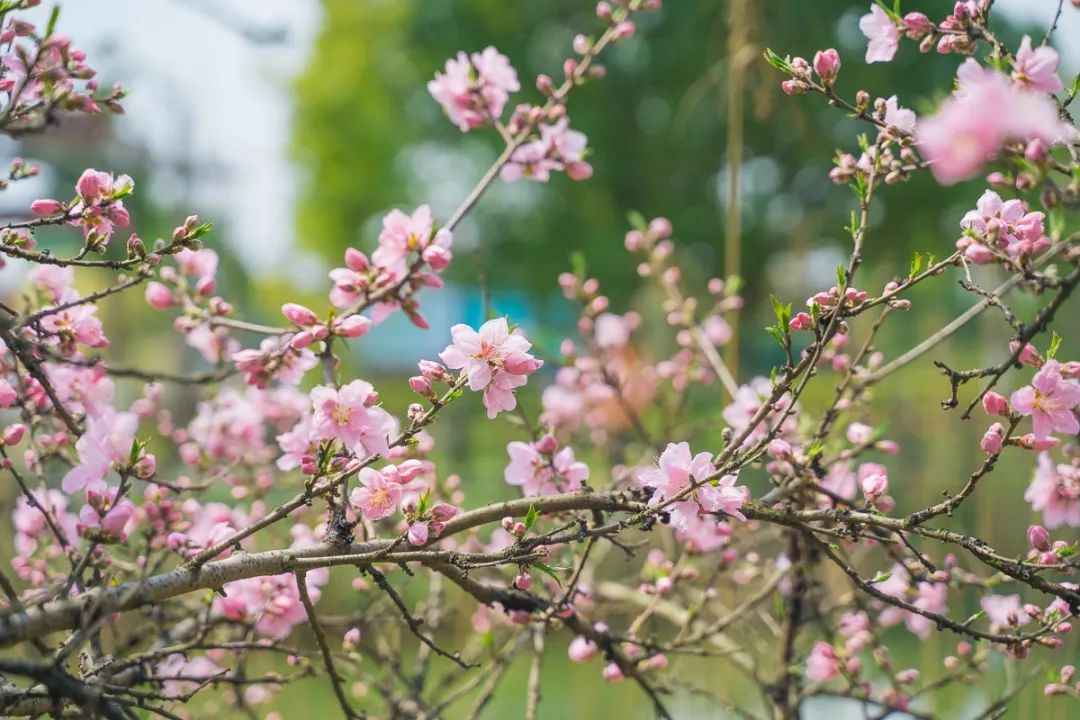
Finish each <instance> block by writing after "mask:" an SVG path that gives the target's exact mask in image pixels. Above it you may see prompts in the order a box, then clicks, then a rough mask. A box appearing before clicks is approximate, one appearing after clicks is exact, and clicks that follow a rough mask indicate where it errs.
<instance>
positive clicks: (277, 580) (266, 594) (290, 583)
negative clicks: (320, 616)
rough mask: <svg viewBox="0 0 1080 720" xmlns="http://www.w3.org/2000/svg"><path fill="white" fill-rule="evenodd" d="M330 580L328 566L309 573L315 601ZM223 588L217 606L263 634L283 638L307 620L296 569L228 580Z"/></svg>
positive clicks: (231, 616) (307, 579)
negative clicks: (289, 571)
mask: <svg viewBox="0 0 1080 720" xmlns="http://www.w3.org/2000/svg"><path fill="white" fill-rule="evenodd" d="M329 580H330V571H329V570H327V569H326V568H318V569H316V570H312V571H311V572H309V573H307V575H306V581H307V590H308V595H309V596H310V597H311V602H312V603H317V602H318V601H319V599H320V597H321V595H322V586H323V585H325V584H326V583H327V582H328V581H329ZM222 589H223V590H224V591H225V592H224V594H223V595H219V596H217V597H215V598H214V610H215V611H216V612H217V613H219V614H220V615H221V616H222V617H224V618H226V619H228V620H232V621H234V622H244V623H251V624H252V627H253V628H254V629H255V632H257V633H259V634H261V635H266V636H268V637H272V638H279V639H282V638H285V637H286V636H288V634H289V633H290V632H292V629H293V627H295V626H296V625H300V624H301V623H306V622H307V611H306V610H305V609H304V604H303V602H302V601H301V600H300V590H299V588H298V587H297V586H296V576H295V575H293V574H292V573H284V574H282V575H272V576H264V577H254V578H247V579H244V580H236V581H234V582H229V583H225V585H224V586H223V587H222Z"/></svg>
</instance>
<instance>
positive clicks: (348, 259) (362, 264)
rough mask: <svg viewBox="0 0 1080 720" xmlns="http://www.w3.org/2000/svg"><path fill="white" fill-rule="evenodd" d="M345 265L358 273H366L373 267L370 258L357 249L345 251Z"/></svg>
mask: <svg viewBox="0 0 1080 720" xmlns="http://www.w3.org/2000/svg"><path fill="white" fill-rule="evenodd" d="M345 264H346V265H347V266H348V268H349V269H350V270H355V271H356V272H364V271H365V270H367V269H368V267H370V265H371V263H370V261H369V260H368V256H367V255H365V254H364V253H362V252H360V251H359V250H357V249H356V248H346V249H345Z"/></svg>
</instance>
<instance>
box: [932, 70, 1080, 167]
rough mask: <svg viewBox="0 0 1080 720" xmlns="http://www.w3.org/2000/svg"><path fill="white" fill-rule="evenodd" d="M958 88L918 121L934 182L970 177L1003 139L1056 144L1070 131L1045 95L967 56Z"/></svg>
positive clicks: (999, 147) (998, 149)
mask: <svg viewBox="0 0 1080 720" xmlns="http://www.w3.org/2000/svg"><path fill="white" fill-rule="evenodd" d="M957 80H958V82H959V86H960V87H959V90H958V91H957V93H956V94H955V95H953V96H952V97H950V98H948V99H947V100H946V101H945V102H944V103H943V104H942V106H941V108H940V109H939V110H938V112H937V113H936V114H935V115H933V116H931V117H928V118H925V119H923V120H921V121H920V122H919V127H918V129H917V131H916V136H915V137H916V140H917V141H918V143H919V148H920V150H921V151H922V153H923V155H924V156H925V157H926V159H927V160H928V161H929V162H930V170H931V172H932V173H933V174H934V177H935V178H936V179H937V181H938V182H940V183H942V184H945V185H951V184H953V183H956V182H959V181H961V180H966V179H968V178H971V177H974V176H975V175H976V174H978V172H979V170H980V168H982V166H983V165H984V164H985V163H986V162H987V161H989V160H990V159H992V158H993V157H994V156H995V155H997V153H998V152H999V151H1000V150H1001V148H1002V147H1003V146H1004V145H1005V143H1006V142H1007V141H1010V140H1016V141H1022V142H1025V143H1026V142H1030V141H1032V140H1036V139H1037V140H1041V141H1042V142H1044V143H1045V144H1046V145H1048V146H1050V145H1056V144H1058V143H1061V142H1064V141H1066V140H1068V139H1069V138H1070V137H1071V135H1072V133H1073V130H1072V128H1071V127H1069V126H1067V125H1065V123H1063V122H1062V121H1061V119H1060V118H1059V117H1058V112H1057V105H1056V104H1055V103H1054V101H1053V100H1051V99H1050V98H1049V97H1047V96H1046V95H1043V94H1040V93H1037V92H1033V91H1031V90H1027V89H1025V88H1024V87H1022V86H1018V85H1016V84H1015V83H1013V82H1012V80H1010V79H1009V78H1008V77H1006V76H1005V75H1003V74H1001V73H999V72H997V71H996V70H993V69H990V68H984V67H982V66H981V65H979V63H978V62H977V61H976V60H974V59H972V58H968V59H967V60H965V61H964V64H963V65H961V66H960V69H959V70H958V71H957Z"/></svg>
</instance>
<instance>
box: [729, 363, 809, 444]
mask: <svg viewBox="0 0 1080 720" xmlns="http://www.w3.org/2000/svg"><path fill="white" fill-rule="evenodd" d="M771 395H772V383H770V382H769V379H768V378H763V377H756V378H753V379H752V380H751V381H750V382H749V383H748V384H746V385H742V386H740V387H739V389H738V391H737V392H736V393H735V397H734V398H733V399H732V402H731V404H730V405H728V406H727V407H725V408H724V411H723V417H724V422H726V423H727V424H728V425H730V426H731V429H732V430H734V431H735V434H736V436H738V435H739V434H741V433H742V432H744V431H745V430H746V428H747V427H748V426H749V425H750V422H751V421H752V420H753V419H754V416H755V415H757V413H758V412H759V411H760V410H761V406H762V405H763V404H764V403H765V401H766V400H768V399H769V397H770V396H771ZM790 405H791V398H790V396H788V395H783V396H781V397H780V399H779V400H777V401H776V403H775V404H774V405H773V408H772V409H771V411H770V412H768V413H766V414H765V416H764V419H762V420H761V421H760V422H758V424H757V425H755V426H754V428H753V429H752V430H751V431H750V434H749V435H748V436H747V439H746V440H747V442H751V443H752V442H756V441H758V440H760V439H761V438H762V437H764V435H765V433H766V432H767V431H768V429H769V427H771V426H772V424H773V423H775V422H776V420H777V414H778V413H782V412H785V411H786V410H787V408H788V407H790ZM794 427H795V420H794V415H793V416H791V417H788V418H787V419H786V420H784V422H783V423H782V424H781V428H780V429H781V431H782V432H788V431H790V430H792V429H793V428H794Z"/></svg>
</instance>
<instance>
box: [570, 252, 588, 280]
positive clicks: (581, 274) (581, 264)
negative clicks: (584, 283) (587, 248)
mask: <svg viewBox="0 0 1080 720" xmlns="http://www.w3.org/2000/svg"><path fill="white" fill-rule="evenodd" d="M570 269H571V270H573V271H574V275H576V276H577V277H578V279H579V280H584V279H585V273H586V272H587V270H586V263H585V253H583V252H581V251H580V250H575V251H574V252H572V253H570Z"/></svg>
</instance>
